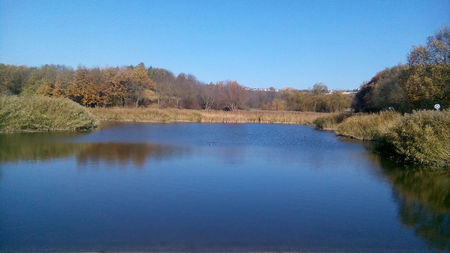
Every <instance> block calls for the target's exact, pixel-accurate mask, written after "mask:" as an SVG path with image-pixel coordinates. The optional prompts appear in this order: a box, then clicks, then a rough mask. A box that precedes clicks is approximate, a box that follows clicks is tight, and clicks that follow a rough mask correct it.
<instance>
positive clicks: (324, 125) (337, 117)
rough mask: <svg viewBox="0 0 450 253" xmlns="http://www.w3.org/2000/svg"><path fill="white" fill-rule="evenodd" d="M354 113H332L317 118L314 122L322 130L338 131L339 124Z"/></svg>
mask: <svg viewBox="0 0 450 253" xmlns="http://www.w3.org/2000/svg"><path fill="white" fill-rule="evenodd" d="M352 115H353V114H352V113H351V112H343V113H335V114H330V115H328V116H325V117H320V118H317V119H315V120H314V121H313V124H314V126H315V127H316V128H318V129H321V130H331V131H336V130H337V126H338V125H339V124H340V123H342V122H343V121H344V120H345V119H346V118H348V117H351V116H352Z"/></svg>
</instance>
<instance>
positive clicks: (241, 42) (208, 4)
mask: <svg viewBox="0 0 450 253" xmlns="http://www.w3.org/2000/svg"><path fill="white" fill-rule="evenodd" d="M445 24H447V25H450V1H449V0H443V1H432V0H427V1H412V0H408V1H406V0H405V1H365V0H358V1H343V0H342V1H263V0H259V1H244V0H241V1H213V0H207V1H169V0H165V1H132V0H127V1H91V0H90V1H81V0H80V1H78V0H77V1H68V0H62V1H19V0H0V62H2V63H7V64H19V65H29V66H39V65H42V64H47V63H48V64H64V65H68V66H72V67H76V66H77V65H85V66H88V67H92V66H100V67H104V66H117V65H118V66H123V65H130V64H133V65H135V64H138V63H139V62H144V63H145V64H146V66H154V67H162V68H166V69H168V70H171V71H173V72H174V73H175V74H178V73H180V72H184V73H191V74H194V75H195V76H196V77H197V78H198V79H199V80H201V81H204V82H210V81H213V82H215V81H219V80H237V81H238V82H239V83H241V84H242V85H245V86H249V87H269V86H273V87H275V88H283V87H293V88H299V89H303V88H309V87H312V86H313V84H314V83H316V82H323V83H325V84H326V85H328V87H329V88H332V89H338V88H341V89H352V88H357V87H359V85H360V84H361V83H362V82H363V81H365V80H369V79H370V78H371V77H372V76H373V75H374V74H376V72H378V71H380V70H383V69H384V68H385V67H389V66H393V65H395V64H397V63H400V62H405V59H406V54H407V53H408V52H409V50H410V48H411V46H412V45H419V44H424V43H425V41H426V37H427V36H429V35H432V34H434V33H435V32H436V31H438V30H439V28H440V27H442V26H443V25H445Z"/></svg>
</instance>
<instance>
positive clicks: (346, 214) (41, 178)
mask: <svg viewBox="0 0 450 253" xmlns="http://www.w3.org/2000/svg"><path fill="white" fill-rule="evenodd" d="M424 169H425V168H407V169H405V168H401V167H399V166H397V165H395V164H393V163H391V162H389V161H386V160H383V159H381V158H380V157H378V156H377V155H376V154H374V153H372V152H370V150H368V149H367V148H366V147H364V146H363V145H362V144H361V143H356V142H349V141H343V140H341V139H339V138H337V137H336V136H335V135H334V134H332V133H327V132H321V131H316V130H314V129H312V128H310V127H306V126H297V125H265V124H196V123H187V124H121V125H116V126H112V127H109V128H105V129H101V130H98V131H95V132H91V133H86V134H73V133H72V134H65V133H58V134H3V135H0V251H5V252H10V251H11V252H15V251H24V252H29V251H37V252H40V251H100V250H114V251H124V250H126V251H204V252H206V251H249V250H251V251H314V252H316V251H317V252H432V251H437V252H441V251H445V250H449V247H450V220H449V213H450V177H449V175H448V173H444V172H442V171H436V172H426V170H424Z"/></svg>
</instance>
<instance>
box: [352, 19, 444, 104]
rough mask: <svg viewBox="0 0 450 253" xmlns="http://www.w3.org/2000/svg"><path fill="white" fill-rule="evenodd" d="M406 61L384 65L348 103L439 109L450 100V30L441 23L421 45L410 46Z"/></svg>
mask: <svg viewBox="0 0 450 253" xmlns="http://www.w3.org/2000/svg"><path fill="white" fill-rule="evenodd" d="M407 61H408V63H407V64H406V65H398V66H394V67H392V68H388V69H385V70H383V71H381V72H379V73H378V74H376V75H375V76H374V77H373V78H372V79H371V80H370V81H369V82H368V83H365V84H363V85H362V86H361V88H360V90H359V92H358V93H357V94H356V96H355V98H354V101H353V104H352V107H353V109H354V110H355V111H357V112H377V111H381V110H388V109H391V110H396V111H400V112H411V111H412V110H419V109H428V110H430V109H433V107H434V105H435V104H440V106H441V108H442V109H447V108H449V103H450V66H449V64H450V31H449V29H448V27H447V26H445V27H443V28H442V29H441V30H440V31H439V32H437V33H436V34H435V35H433V36H430V37H428V39H427V43H426V45H425V46H417V47H413V48H412V49H411V51H410V52H409V54H408V58H407Z"/></svg>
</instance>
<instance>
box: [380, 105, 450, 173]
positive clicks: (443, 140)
mask: <svg viewBox="0 0 450 253" xmlns="http://www.w3.org/2000/svg"><path fill="white" fill-rule="evenodd" d="M386 142H387V143H388V144H390V145H392V148H393V151H394V152H395V153H396V154H397V155H399V156H400V157H401V158H402V160H404V161H406V162H412V163H420V164H428V165H437V166H441V167H450V111H448V110H447V111H443V112H439V111H414V112H413V113H412V114H405V116H404V117H403V118H402V119H401V120H400V121H399V122H398V123H397V124H396V125H395V126H394V127H393V128H392V129H391V130H390V132H389V133H388V134H387V136H386Z"/></svg>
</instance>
